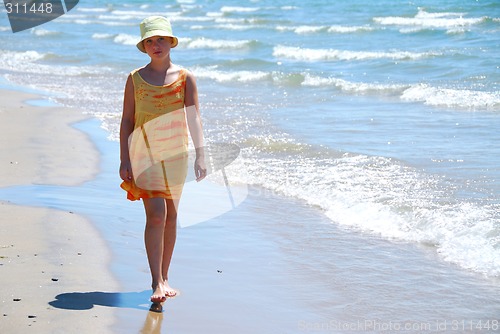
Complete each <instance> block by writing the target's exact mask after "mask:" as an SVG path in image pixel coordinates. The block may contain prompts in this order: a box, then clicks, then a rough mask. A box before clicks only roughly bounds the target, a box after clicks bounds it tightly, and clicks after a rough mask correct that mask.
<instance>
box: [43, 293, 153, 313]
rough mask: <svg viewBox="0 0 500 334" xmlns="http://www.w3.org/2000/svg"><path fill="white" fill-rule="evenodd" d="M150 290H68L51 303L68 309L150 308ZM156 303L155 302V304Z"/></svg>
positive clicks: (50, 303)
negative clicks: (102, 307)
mask: <svg viewBox="0 0 500 334" xmlns="http://www.w3.org/2000/svg"><path fill="white" fill-rule="evenodd" d="M150 295H151V291H150V290H145V291H142V292H101V291H93V292H68V293H62V294H59V295H57V296H56V297H55V300H53V301H51V302H49V305H51V306H53V307H56V308H60V309H66V310H89V309H91V308H93V307H94V306H95V305H101V306H108V307H120V308H134V309H139V310H150V307H149V306H147V302H146V301H147V300H149V297H150ZM153 305H154V304H153Z"/></svg>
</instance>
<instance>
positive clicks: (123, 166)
mask: <svg viewBox="0 0 500 334" xmlns="http://www.w3.org/2000/svg"><path fill="white" fill-rule="evenodd" d="M134 114H135V99H134V84H133V82H132V76H131V75H129V76H128V78H127V83H126V84H125V92H124V95H123V113H122V121H121V124H120V161H121V163H120V177H121V179H122V180H124V181H130V180H132V166H131V164H130V156H129V151H128V149H129V148H128V138H129V136H130V134H131V133H132V131H134V122H135V121H134Z"/></svg>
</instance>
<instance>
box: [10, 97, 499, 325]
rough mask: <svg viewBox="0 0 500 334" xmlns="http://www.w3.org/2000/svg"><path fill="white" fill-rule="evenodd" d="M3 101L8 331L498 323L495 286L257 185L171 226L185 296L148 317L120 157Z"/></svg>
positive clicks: (59, 119)
mask: <svg viewBox="0 0 500 334" xmlns="http://www.w3.org/2000/svg"><path fill="white" fill-rule="evenodd" d="M0 94H1V95H2V101H4V102H3V103H2V107H1V113H0V114H1V116H2V120H4V122H2V123H1V128H0V129H1V130H2V131H3V133H4V134H8V135H5V136H2V139H1V142H0V147H1V148H0V155H1V157H2V160H1V161H2V165H1V166H2V167H1V168H2V170H1V171H2V172H3V173H2V175H5V177H4V178H3V179H2V181H1V182H2V183H1V184H0V185H1V188H0V199H1V200H2V202H1V205H0V215H1V217H2V224H1V225H0V286H1V287H2V289H1V295H0V298H1V299H0V300H1V304H0V307H1V310H0V315H1V317H0V332H2V333H26V332H33V333H172V332H174V333H193V334H194V333H228V334H229V333H248V334H253V333H346V332H363V333H381V332H394V331H395V330H396V329H401V328H403V329H405V332H412V333H422V332H428V333H448V332H450V331H454V330H455V329H456V328H459V327H460V326H461V327H460V329H461V330H460V332H469V333H477V332H481V331H483V329H481V330H480V331H478V330H477V326H478V325H480V326H484V325H485V324H486V321H489V324H490V326H491V325H494V324H496V323H497V322H495V321H497V320H498V314H500V313H499V312H500V305H499V303H498V300H499V298H500V288H499V285H498V280H497V279H495V278H493V279H488V278H484V277H482V276H481V275H479V274H475V273H471V272H467V271H464V270H462V269H460V268H458V267H456V266H454V265H452V264H449V263H446V262H443V261H441V260H440V259H439V258H438V257H437V255H436V253H435V250H434V249H433V248H432V246H430V245H429V246H425V245H417V244H412V243H406V242H397V241H390V240H384V239H381V238H378V237H376V236H369V235H366V234H364V233H362V232H359V231H353V230H350V229H344V228H342V227H340V226H335V225H332V223H331V222H330V221H329V220H328V218H327V217H326V216H325V215H324V214H323V213H322V212H321V211H319V210H315V209H314V208H311V207H309V206H307V205H306V204H305V203H303V202H301V201H299V200H296V199H287V198H284V197H281V196H279V194H276V193H273V192H271V191H267V190H265V189H262V188H260V187H255V186H252V185H249V188H248V196H247V197H246V198H245V200H244V201H243V202H242V203H241V204H240V205H239V206H237V207H236V208H235V209H234V210H231V211H228V212H227V211H226V212H222V211H224V210H222V211H221V212H220V213H221V214H220V215H219V216H214V217H213V218H212V219H208V220H207V221H205V222H203V223H200V224H193V225H190V226H187V227H182V224H181V228H180V229H179V233H178V240H177V245H176V250H175V252H174V258H173V262H172V268H171V279H170V282H171V284H172V285H173V286H174V287H175V288H177V289H179V292H180V295H179V296H178V297H176V298H174V299H169V300H168V301H167V302H166V303H165V304H164V305H163V312H162V313H154V312H150V311H149V307H150V303H149V295H150V289H149V282H150V277H149V272H148V266H147V261H146V256H145V252H144V246H143V240H142V233H143V226H144V222H143V220H144V217H143V209H142V205H141V203H140V202H129V201H127V200H126V199H125V193H124V192H123V191H121V190H120V189H119V187H118V185H119V180H118V175H117V172H116V171H117V164H118V160H117V152H118V143H116V142H113V141H110V140H108V139H107V135H106V132H105V131H104V130H103V129H101V128H100V127H99V125H100V123H99V121H98V120H96V119H86V118H85V117H84V116H83V113H82V112H81V111H78V110H72V109H65V108H60V107H39V106H30V105H29V104H26V103H24V102H23V101H26V100H30V99H38V98H39V97H37V96H34V95H32V94H26V93H20V92H14V91H6V90H4V91H1V92H0ZM75 122H76V123H75ZM228 177H229V179H230V180H231V175H230V174H228ZM199 187H200V188H194V189H195V190H194V191H191V192H190V193H189V192H186V198H184V199H183V200H184V201H185V203H186V204H187V207H186V208H185V209H184V210H187V211H194V212H196V211H199V208H200V207H202V208H206V206H207V202H206V201H203V200H202V199H200V197H199V196H201V193H202V192H203V191H204V192H207V189H206V187H210V185H209V184H203V185H202V184H200V185H199ZM197 189H199V190H197ZM202 190H203V191H202ZM21 205H22V206H21ZM209 205H213V204H209ZM214 206H215V205H214ZM215 209H216V207H215ZM181 214H182V212H181ZM471 304H472V305H476V306H475V307H473V308H471V307H470V305H471ZM478 305H479V306H478ZM492 328H493V327H492ZM484 332H486V331H484Z"/></svg>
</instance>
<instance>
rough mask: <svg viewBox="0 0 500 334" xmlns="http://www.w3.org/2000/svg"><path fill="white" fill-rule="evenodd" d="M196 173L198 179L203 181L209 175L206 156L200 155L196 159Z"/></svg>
mask: <svg viewBox="0 0 500 334" xmlns="http://www.w3.org/2000/svg"><path fill="white" fill-rule="evenodd" d="M194 175H195V176H196V181H198V182H199V181H201V180H203V179H204V178H205V176H207V167H206V166H205V158H203V157H199V158H196V160H195V161H194Z"/></svg>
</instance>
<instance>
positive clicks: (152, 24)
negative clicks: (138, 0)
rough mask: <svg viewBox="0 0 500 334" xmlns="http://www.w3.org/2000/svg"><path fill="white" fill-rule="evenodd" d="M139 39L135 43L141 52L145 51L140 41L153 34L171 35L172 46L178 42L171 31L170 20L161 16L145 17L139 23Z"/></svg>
mask: <svg viewBox="0 0 500 334" xmlns="http://www.w3.org/2000/svg"><path fill="white" fill-rule="evenodd" d="M140 28H141V40H140V41H139V43H137V48H138V49H139V50H141V51H142V52H144V53H146V50H145V49H144V45H143V44H142V42H143V41H144V40H145V39H148V38H151V37H153V36H166V37H172V46H171V47H172V48H175V47H176V46H177V44H179V40H178V39H177V37H175V36H174V34H173V33H172V26H171V25H170V21H169V20H168V19H167V18H166V17H163V16H150V17H148V18H145V19H144V20H143V21H142V22H141V24H140Z"/></svg>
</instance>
